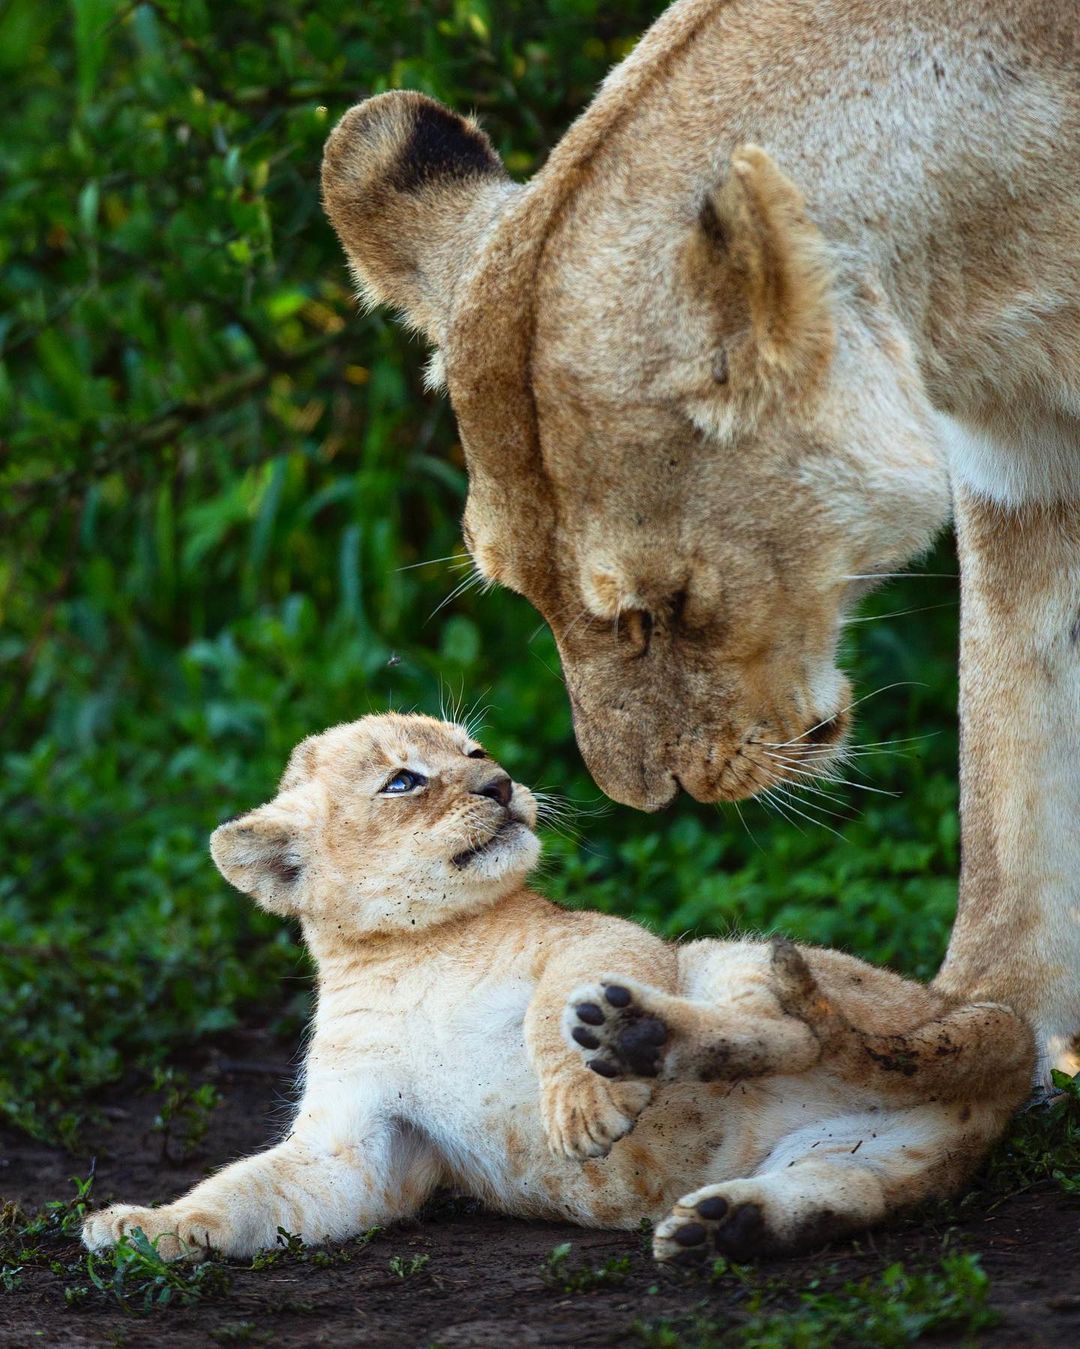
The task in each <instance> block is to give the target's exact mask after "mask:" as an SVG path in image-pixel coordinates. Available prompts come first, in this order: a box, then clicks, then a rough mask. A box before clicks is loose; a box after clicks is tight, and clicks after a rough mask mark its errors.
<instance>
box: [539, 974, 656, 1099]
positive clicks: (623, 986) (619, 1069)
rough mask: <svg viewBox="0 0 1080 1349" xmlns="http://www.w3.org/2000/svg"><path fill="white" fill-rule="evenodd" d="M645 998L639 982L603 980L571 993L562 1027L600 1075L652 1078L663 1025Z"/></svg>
mask: <svg viewBox="0 0 1080 1349" xmlns="http://www.w3.org/2000/svg"><path fill="white" fill-rule="evenodd" d="M650 1002H651V998H650V990H649V989H647V988H643V987H642V986H641V985H640V984H635V983H633V982H632V981H631V980H629V979H620V978H618V976H611V977H610V978H604V979H601V980H600V982H599V983H596V984H586V985H583V986H582V987H581V988H579V989H577V990H576V991H575V992H574V993H572V994H571V996H570V1000H569V1002H568V1003H567V1005H566V1009H565V1011H564V1013H563V1030H564V1032H565V1034H566V1036H567V1038H568V1039H569V1040H570V1042H571V1044H573V1045H574V1046H575V1047H576V1048H577V1049H578V1051H579V1052H580V1053H582V1054H583V1056H584V1058H585V1063H586V1065H587V1067H589V1068H591V1069H592V1071H593V1072H594V1073H599V1075H600V1076H601V1077H605V1078H609V1079H610V1078H623V1077H658V1076H659V1075H660V1069H661V1067H662V1065H663V1057H664V1045H665V1044H666V1043H667V1040H668V1028H667V1026H666V1025H665V1024H664V1022H663V1020H662V1019H661V1018H660V1017H659V1016H658V1015H657V1013H656V1010H655V1008H654V1007H652V1006H651V1005H650Z"/></svg>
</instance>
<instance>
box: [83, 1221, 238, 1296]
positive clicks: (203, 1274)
mask: <svg viewBox="0 0 1080 1349" xmlns="http://www.w3.org/2000/svg"><path fill="white" fill-rule="evenodd" d="M159 1240H160V1238H159ZM86 1271H87V1275H88V1276H89V1279H90V1282H91V1284H93V1286H94V1287H95V1288H96V1289H97V1291H98V1292H99V1293H102V1294H104V1295H106V1296H108V1297H112V1298H115V1299H116V1301H117V1302H119V1303H120V1305H121V1306H122V1307H124V1308H126V1309H127V1310H133V1311H134V1310H141V1311H152V1310H153V1309H154V1308H156V1307H164V1306H167V1305H168V1304H169V1303H179V1304H181V1305H182V1306H189V1305H190V1304H191V1303H193V1302H199V1301H201V1300H202V1299H203V1298H206V1297H214V1296H219V1295H221V1294H222V1293H225V1292H227V1291H228V1289H229V1287H230V1286H231V1283H232V1280H231V1278H230V1276H229V1274H228V1272H227V1271H226V1270H225V1268H224V1267H223V1266H222V1265H219V1264H217V1263H215V1262H214V1261H211V1260H205V1261H202V1262H200V1263H198V1264H192V1263H189V1262H187V1261H169V1260H165V1259H163V1258H162V1256H161V1255H160V1254H159V1253H158V1249H157V1243H156V1242H152V1241H150V1239H149V1238H148V1237H147V1236H146V1233H145V1232H143V1230H142V1228H139V1227H136V1228H135V1229H134V1230H133V1231H131V1232H127V1233H125V1234H124V1236H122V1237H121V1238H120V1240H119V1241H118V1242H117V1243H116V1245H115V1246H113V1247H112V1248H111V1249H110V1250H108V1251H106V1252H103V1253H99V1254H94V1253H91V1254H89V1255H88V1256H87V1257H86Z"/></svg>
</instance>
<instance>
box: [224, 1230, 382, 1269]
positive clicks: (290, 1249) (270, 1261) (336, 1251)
mask: <svg viewBox="0 0 1080 1349" xmlns="http://www.w3.org/2000/svg"><path fill="white" fill-rule="evenodd" d="M382 1230H383V1229H382V1228H381V1227H369V1228H368V1229H367V1231H366V1232H361V1233H360V1235H359V1236H356V1237H352V1238H350V1240H348V1241H346V1242H344V1243H343V1244H342V1245H340V1246H333V1247H329V1248H328V1247H325V1246H307V1245H305V1244H304V1239H303V1237H301V1236H299V1235H298V1234H297V1233H295V1232H289V1231H288V1230H287V1229H286V1228H284V1227H279V1228H278V1230H277V1247H276V1248H275V1249H273V1250H266V1251H258V1252H257V1253H256V1254H255V1256H254V1257H253V1258H252V1261H251V1264H250V1266H249V1268H250V1269H270V1268H271V1267H272V1266H273V1265H276V1264H278V1263H280V1262H281V1261H282V1260H295V1261H299V1262H300V1263H302V1264H309V1265H314V1266H315V1267H316V1269H329V1268H330V1267H331V1266H332V1265H347V1264H348V1263H349V1261H350V1260H352V1259H353V1257H354V1256H355V1255H356V1254H357V1253H358V1252H359V1251H360V1250H361V1249H362V1248H363V1247H364V1246H367V1245H368V1244H369V1243H370V1242H372V1241H374V1240H375V1238H376V1237H377V1236H378V1235H379V1234H380V1233H381V1232H382Z"/></svg>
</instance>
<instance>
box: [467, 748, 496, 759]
mask: <svg viewBox="0 0 1080 1349" xmlns="http://www.w3.org/2000/svg"><path fill="white" fill-rule="evenodd" d="M467 757H468V758H470V759H490V758H491V755H490V754H489V753H488V752H487V750H486V749H471V750H469V753H468V755H467Z"/></svg>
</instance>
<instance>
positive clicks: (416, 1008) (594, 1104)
mask: <svg viewBox="0 0 1080 1349" xmlns="http://www.w3.org/2000/svg"><path fill="white" fill-rule="evenodd" d="M404 770H407V771H408V772H410V773H411V774H414V775H420V778H418V779H413V778H408V779H401V778H400V777H399V775H400V774H401V773H402V772H403V771H404ZM395 778H397V779H398V785H400V783H401V782H402V781H403V780H404V781H405V782H406V785H407V786H408V784H409V783H412V786H411V787H410V788H409V789H408V790H406V791H404V792H403V793H401V794H397V795H388V794H387V790H386V788H387V784H388V783H389V782H391V781H392V780H393V779H395ZM535 819H536V807H535V803H534V801H533V798H532V796H531V795H530V793H529V792H528V791H527V790H526V789H525V788H524V787H521V786H519V785H516V784H511V782H510V780H509V778H508V777H507V776H506V774H504V773H503V772H502V771H501V769H499V768H498V766H497V765H495V764H494V763H492V761H491V760H490V759H489V758H488V757H487V756H486V755H484V753H483V751H482V749H481V748H480V746H479V745H477V743H476V741H475V740H473V739H472V738H471V737H470V736H469V734H468V732H467V731H466V730H465V729H464V728H462V727H460V726H457V725H452V724H448V723H441V722H437V721H434V720H432V719H430V718H427V717H419V716H407V717H406V716H399V715H393V714H390V715H386V716H378V717H374V716H373V717H367V718H365V719H363V720H362V721H359V722H355V723H353V724H351V725H347V726H339V727H336V728H335V729H333V730H330V731H327V732H326V733H325V734H323V735H320V736H316V737H313V738H311V739H309V740H306V741H304V742H303V744H301V745H300V746H299V747H298V748H297V750H296V751H295V752H294V753H293V756H292V759H291V760H290V764H289V767H288V769H287V771H286V773H285V776H284V778H283V779H282V783H281V787H280V790H279V793H278V795H277V797H276V798H275V799H274V800H273V801H271V802H270V803H269V804H268V805H266V806H263V807H261V808H260V809H258V810H255V811H253V812H251V813H250V814H248V815H245V816H243V817H241V818H240V819H237V820H235V821H233V822H231V823H229V824H225V825H222V826H221V827H220V828H219V829H217V830H216V831H215V833H214V835H213V838H212V840H211V851H212V853H213V856H214V860H215V861H216V863H217V865H218V866H219V868H220V869H221V871H222V873H223V875H225V876H226V877H227V878H228V879H229V880H230V881H231V882H233V884H235V885H237V886H238V887H239V888H241V889H243V890H245V891H246V892H247V893H249V894H252V895H253V896H254V897H255V899H256V900H257V901H258V902H259V903H260V904H262V905H263V906H264V907H266V908H268V909H270V910H272V911H273V912H275V913H282V914H292V915H296V916H298V917H299V919H300V922H301V925H302V928H303V932H304V937H305V940H306V942H307V944H308V948H309V950H310V951H311V954H312V956H313V957H314V960H315V963H316V966H317V971H318V1008H317V1012H316V1016H315V1023H314V1028H313V1033H312V1036H311V1040H310V1044H309V1047H308V1051H307V1058H306V1063H305V1067H304V1074H303V1096H302V1099H301V1101H300V1104H299V1107H298V1109H297V1113H296V1117H295V1119H294V1121H293V1123H292V1126H291V1128H290V1130H289V1133H288V1135H287V1136H286V1137H285V1138H284V1139H283V1140H282V1141H281V1142H280V1143H278V1144H277V1145H276V1146H275V1147H272V1148H271V1149H269V1150H268V1151H266V1152H263V1153H259V1154H257V1155H256V1156H253V1157H248V1158H246V1159H244V1160H242V1161H238V1162H235V1163H233V1164H232V1165H231V1166H227V1167H225V1168H224V1170H222V1171H219V1172H217V1173H216V1174H215V1175H213V1176H211V1177H210V1178H209V1179H207V1180H204V1181H203V1182H202V1183H201V1184H199V1185H197V1186H196V1187H195V1189H194V1190H192V1191H191V1193H190V1194H188V1195H185V1196H184V1197H183V1198H181V1199H178V1200H176V1201H175V1202H173V1203H170V1204H166V1205H164V1206H163V1207H160V1208H154V1209H152V1208H145V1207H134V1206H131V1205H127V1204H118V1205H114V1206H113V1207H112V1208H108V1209H105V1210H103V1211H101V1212H99V1213H95V1214H92V1215H91V1216H90V1217H89V1218H88V1219H87V1221H86V1225H85V1228H84V1240H85V1241H86V1243H87V1245H88V1246H90V1247H91V1248H92V1249H99V1248H101V1247H104V1246H107V1245H109V1244H111V1243H113V1242H115V1241H116V1240H117V1239H118V1238H119V1237H120V1236H121V1235H122V1234H123V1233H125V1232H130V1231H131V1230H132V1229H133V1228H135V1227H139V1228H141V1229H142V1230H143V1231H144V1232H145V1233H146V1234H147V1235H148V1236H149V1237H150V1238H151V1239H154V1240H157V1239H158V1238H160V1244H159V1249H160V1250H161V1251H162V1253H163V1254H165V1255H167V1256H169V1257H178V1256H181V1255H198V1254H201V1253H204V1252H205V1251H206V1250H207V1249H211V1248H212V1249H216V1250H218V1251H220V1252H222V1253H223V1254H225V1255H228V1256H237V1257H246V1256H249V1255H251V1254H252V1253H253V1252H255V1251H257V1250H259V1249H260V1248H262V1247H267V1246H273V1245H274V1243H275V1241H276V1238H277V1233H278V1229H279V1228H285V1229H286V1230H287V1231H289V1232H294V1233H298V1234H300V1235H301V1236H302V1237H303V1238H304V1240H305V1241H308V1242H323V1241H340V1240H343V1239H345V1238H347V1237H349V1236H351V1235H353V1234H355V1233H358V1232H362V1231H364V1230H365V1229H367V1228H369V1227H371V1226H372V1225H374V1224H379V1223H386V1222H390V1221H393V1220H394V1219H398V1218H403V1217H406V1216H409V1215H411V1214H414V1213H416V1212H417V1210H418V1209H419V1208H420V1207H421V1205H422V1204H423V1203H424V1201H425V1199H426V1198H427V1197H428V1196H429V1195H431V1194H432V1192H433V1191H434V1190H435V1189H436V1188H437V1187H439V1186H452V1187H453V1188H454V1189H455V1190H457V1191H458V1192H460V1193H464V1194H468V1195H473V1196H476V1197H478V1198H480V1199H482V1200H483V1201H484V1202H485V1203H486V1204H488V1205H490V1206H491V1207H492V1208H494V1209H496V1210H498V1211H501V1212H504V1213H510V1214H518V1215H521V1216H532V1217H546V1218H565V1219H569V1220H571V1221H573V1222H577V1223H581V1224H584V1225H588V1226H601V1227H615V1228H619V1227H622V1228H627V1227H633V1226H635V1225H636V1224H637V1223H638V1222H640V1220H641V1219H643V1218H649V1219H652V1220H654V1221H656V1222H658V1223H659V1226H658V1227H657V1235H656V1252H657V1255H658V1256H659V1257H660V1258H662V1259H675V1258H680V1259H681V1258H685V1257H687V1256H689V1257H690V1258H694V1257H696V1256H700V1255H702V1254H704V1253H706V1252H707V1251H710V1250H716V1251H726V1252H728V1253H729V1254H734V1255H740V1256H746V1255H749V1254H753V1253H755V1252H757V1251H767V1250H792V1249H796V1248H798V1247H800V1246H805V1245H807V1244H812V1243H814V1242H820V1241H821V1240H824V1239H825V1238H827V1237H828V1236H830V1235H834V1234H837V1233H841V1232H845V1231H850V1230H853V1229H856V1228H859V1227H863V1226H866V1225H868V1224H870V1223H874V1222H877V1221H879V1220H880V1219H882V1218H884V1217H885V1216H887V1215H888V1214H890V1213H892V1212H893V1211H895V1210H897V1209H899V1208H900V1207H903V1206H905V1205H909V1204H912V1203H916V1202H918V1201H919V1200H921V1199H923V1198H925V1197H927V1196H930V1195H941V1194H947V1193H949V1192H951V1191H953V1190H955V1189H956V1188H957V1187H958V1186H959V1185H960V1184H961V1183H962V1181H963V1180H964V1179H965V1178H966V1177H967V1176H968V1174H969V1173H970V1172H971V1170H972V1169H973V1167H975V1166H976V1165H977V1163H978V1162H979V1161H980V1159H981V1158H982V1156H983V1155H984V1154H985V1152H986V1150H987V1148H988V1147H989V1145H990V1144H991V1143H992V1142H993V1141H994V1140H995V1139H996V1138H997V1136H998V1135H999V1134H1000V1133H1001V1131H1002V1129H1003V1128H1004V1126H1005V1124H1006V1122H1007V1120H1008V1118H1009V1115H1010V1113H1011V1111H1012V1110H1013V1109H1014V1108H1015V1106H1016V1105H1017V1104H1018V1103H1019V1102H1020V1100H1021V1099H1022V1097H1023V1095H1024V1093H1025V1089H1026V1084H1027V1081H1028V1077H1029V1074H1030V1069H1031V1059H1032V1053H1033V1051H1032V1046H1031V1036H1030V1033H1029V1031H1028V1030H1027V1028H1026V1027H1025V1026H1024V1024H1023V1023H1022V1022H1021V1021H1019V1019H1018V1018H1016V1017H1015V1016H1014V1015H1013V1014H1012V1013H1010V1012H1008V1011H1006V1010H1005V1009H1003V1008H1000V1007H995V1006H993V1005H983V1006H978V1007H976V1006H970V1005H964V1004H958V1003H956V1002H953V1001H950V1000H948V999H946V998H944V997H942V996H941V995H940V994H938V993H935V992H933V991H931V990H929V989H926V988H923V987H921V986H920V985H918V984H914V983H911V982H909V981H906V980H904V979H901V978H899V977H898V976H897V975H895V974H891V973H888V972H887V971H884V970H878V969H874V968H872V967H871V966H868V965H865V964H862V963H861V962H860V961H857V960H855V959H853V958H851V957H850V956H845V955H841V954H839V953H837V952H833V951H816V950H802V951H800V950H798V949H797V948H796V947H794V946H793V945H792V944H790V943H777V944H774V945H773V946H772V947H770V946H769V945H767V944H764V943H755V942H737V941H697V942H692V943H690V944H688V945H684V946H672V945H669V944H665V943H664V942H662V941H660V940H659V939H658V938H656V937H654V936H652V935H651V934H650V933H648V932H646V931H645V930H644V929H642V928H640V927H638V926H636V925H635V924H633V923H629V922H625V921H623V920H621V919H618V918H613V917H610V916H605V915H600V914H595V913H587V912H570V911H567V910H564V909H561V908H558V907H556V906H555V905H553V904H550V903H548V902H547V901H545V900H544V899H542V898H540V897H539V896H538V895H536V894H533V893H531V892H530V891H528V890H526V889H525V888H523V880H524V876H525V874H526V873H527V871H528V870H529V869H530V868H531V867H532V866H533V865H534V864H535V862H536V859H537V857H538V854H539V844H538V841H537V839H536V836H535V834H534V833H533V830H532V827H533V825H534V824H535ZM642 1035H644V1036H645V1038H646V1040H647V1041H648V1044H649V1045H651V1046H652V1048H651V1050H650V1051H649V1057H648V1061H647V1062H645V1063H643V1062H642V1061H641V1060H640V1058H639V1057H635V1052H634V1046H635V1045H637V1046H638V1049H639V1050H640V1047H641V1045H640V1042H641V1041H642ZM650 1037H651V1038H650ZM661 1041H662V1042H663V1043H662V1044H661V1043H660V1042H661ZM590 1065H591V1066H590ZM602 1074H603V1075H602ZM631 1131H633V1132H632V1136H631ZM688 1194H689V1195H690V1198H686V1197H685V1196H687V1195H688ZM680 1197H682V1198H680ZM705 1201H708V1202H705ZM699 1205H704V1206H703V1208H701V1209H700V1210H699V1208H698V1206H699ZM669 1211H670V1212H669ZM699 1229H700V1231H699Z"/></svg>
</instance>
